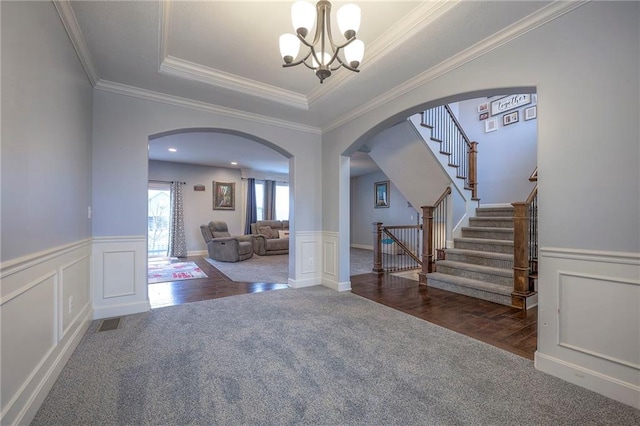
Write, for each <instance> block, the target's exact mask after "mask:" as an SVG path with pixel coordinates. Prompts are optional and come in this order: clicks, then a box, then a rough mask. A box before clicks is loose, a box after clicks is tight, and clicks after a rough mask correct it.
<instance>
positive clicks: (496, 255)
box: [445, 248, 513, 261]
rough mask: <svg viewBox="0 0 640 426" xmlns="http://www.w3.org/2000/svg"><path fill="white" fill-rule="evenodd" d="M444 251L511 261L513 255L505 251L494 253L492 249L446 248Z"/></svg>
mask: <svg viewBox="0 0 640 426" xmlns="http://www.w3.org/2000/svg"><path fill="white" fill-rule="evenodd" d="M445 252H446V253H452V254H466V255H467V256H475V257H485V258H491V259H499V260H511V261H513V255H512V254H507V253H495V252H492V251H479V250H469V249H461V248H448V249H446V250H445Z"/></svg>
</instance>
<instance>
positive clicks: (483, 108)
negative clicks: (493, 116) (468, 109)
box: [478, 102, 489, 113]
mask: <svg viewBox="0 0 640 426" xmlns="http://www.w3.org/2000/svg"><path fill="white" fill-rule="evenodd" d="M483 112H487V113H488V112H489V102H484V103H481V104H480V105H478V113H483Z"/></svg>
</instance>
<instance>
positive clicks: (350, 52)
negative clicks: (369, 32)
mask: <svg viewBox="0 0 640 426" xmlns="http://www.w3.org/2000/svg"><path fill="white" fill-rule="evenodd" d="M344 57H345V58H346V60H347V63H349V66H350V67H352V68H358V67H359V66H360V64H361V63H362V58H363V57H364V42H363V41H362V40H353V41H352V42H351V43H349V44H348V45H347V46H345V48H344Z"/></svg>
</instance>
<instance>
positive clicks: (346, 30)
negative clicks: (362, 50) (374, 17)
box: [337, 3, 360, 40]
mask: <svg viewBox="0 0 640 426" xmlns="http://www.w3.org/2000/svg"><path fill="white" fill-rule="evenodd" d="M337 17H338V28H340V32H341V33H342V34H344V37H345V38H346V39H347V40H349V39H350V38H352V37H355V35H356V33H357V32H358V30H359V29H360V8H359V7H358V6H357V5H355V4H353V3H349V4H345V5H344V6H342V7H341V8H340V9H338V15H337Z"/></svg>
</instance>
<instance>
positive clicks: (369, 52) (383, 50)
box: [307, 0, 461, 104]
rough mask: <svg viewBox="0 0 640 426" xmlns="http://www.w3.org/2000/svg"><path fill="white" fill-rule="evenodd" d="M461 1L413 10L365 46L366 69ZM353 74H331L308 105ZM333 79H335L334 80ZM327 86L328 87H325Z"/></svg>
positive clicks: (421, 6)
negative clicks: (397, 23) (398, 23)
mask: <svg viewBox="0 0 640 426" xmlns="http://www.w3.org/2000/svg"><path fill="white" fill-rule="evenodd" d="M460 1H461V0H451V1H446V2H432V1H429V2H424V3H421V4H420V5H419V6H418V7H416V8H415V9H413V10H412V11H411V12H410V13H409V14H408V15H407V16H405V17H404V18H402V20H401V21H402V25H396V26H394V27H393V28H391V29H390V30H389V31H387V32H385V33H384V34H383V35H382V36H380V37H378V38H377V39H376V40H374V41H373V42H372V43H371V45H369V46H367V48H366V51H365V54H366V59H365V63H366V65H367V67H370V66H372V65H373V64H375V63H376V62H378V61H379V60H381V59H382V58H384V57H385V56H386V55H387V54H389V53H390V52H392V51H393V50H394V49H395V48H396V47H398V46H399V45H400V44H402V43H404V42H405V41H406V40H408V39H409V38H411V37H413V36H414V35H416V34H417V33H419V32H420V31H423V30H424V29H425V28H426V27H428V26H429V25H431V24H432V23H433V22H435V21H436V20H437V19H439V18H440V17H442V16H443V15H444V14H445V13H447V12H448V11H450V10H451V9H453V8H454V7H455V6H457V5H458V4H459V3H460ZM354 74H355V73H351V72H348V73H347V72H345V73H341V74H338V75H337V76H336V75H335V74H333V75H332V76H331V79H328V80H326V82H325V84H324V85H323V86H320V85H318V86H316V88H314V89H313V90H311V92H309V95H308V96H307V99H308V101H309V104H313V103H314V102H317V101H318V100H319V99H320V98H321V97H323V96H326V95H327V94H329V93H330V92H332V91H334V90H337V89H339V88H340V87H341V86H342V85H344V84H345V83H346V82H347V81H348V80H350V79H351V78H353V77H354ZM334 77H335V78H334ZM327 86H328V87H327Z"/></svg>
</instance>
